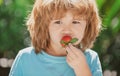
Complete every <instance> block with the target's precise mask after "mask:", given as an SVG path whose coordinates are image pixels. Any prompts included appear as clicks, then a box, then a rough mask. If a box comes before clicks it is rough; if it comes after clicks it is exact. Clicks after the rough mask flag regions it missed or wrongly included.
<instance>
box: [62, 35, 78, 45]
mask: <svg viewBox="0 0 120 76" xmlns="http://www.w3.org/2000/svg"><path fill="white" fill-rule="evenodd" d="M76 41H78V39H77V38H73V39H72V37H71V36H64V37H63V38H62V39H61V41H60V43H61V45H62V46H63V47H65V46H66V45H68V44H69V43H72V44H73V43H75V42H76Z"/></svg>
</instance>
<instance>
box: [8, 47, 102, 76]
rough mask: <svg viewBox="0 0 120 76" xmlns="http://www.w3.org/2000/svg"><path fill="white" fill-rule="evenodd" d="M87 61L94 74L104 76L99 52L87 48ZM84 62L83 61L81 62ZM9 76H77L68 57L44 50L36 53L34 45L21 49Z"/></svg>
mask: <svg viewBox="0 0 120 76" xmlns="http://www.w3.org/2000/svg"><path fill="white" fill-rule="evenodd" d="M84 54H85V57H86V59H87V63H88V65H89V67H90V70H91V73H92V76H102V69H101V64H100V61H99V57H98V54H97V53H96V52H95V51H92V50H90V49H87V50H86V51H85V52H84ZM81 63H82V62H81ZM9 76H76V75H75V73H74V70H73V69H72V68H71V67H70V66H69V65H68V64H67V62H66V57H65V56H64V57H58V56H52V55H49V54H47V53H46V52H44V51H43V50H42V51H41V52H40V53H38V54H36V53H35V50H34V48H33V47H28V48H25V49H23V50H21V51H19V53H18V55H17V56H16V58H15V61H14V63H13V65H12V67H11V70H10V73H9Z"/></svg>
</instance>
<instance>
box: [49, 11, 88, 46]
mask: <svg viewBox="0 0 120 76" xmlns="http://www.w3.org/2000/svg"><path fill="white" fill-rule="evenodd" d="M85 27H86V20H84V19H82V18H81V19H75V18H74V16H73V15H72V13H70V12H67V13H66V14H65V16H64V17H63V18H61V19H58V20H57V19H56V20H52V21H51V22H50V24H49V34H50V45H53V46H56V47H62V46H61V44H60V41H61V39H62V37H64V36H66V35H67V36H71V37H72V38H78V41H77V42H76V43H75V44H74V45H78V44H79V43H80V42H81V40H82V38H83V36H84V31H85Z"/></svg>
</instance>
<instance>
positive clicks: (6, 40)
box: [0, 0, 32, 52]
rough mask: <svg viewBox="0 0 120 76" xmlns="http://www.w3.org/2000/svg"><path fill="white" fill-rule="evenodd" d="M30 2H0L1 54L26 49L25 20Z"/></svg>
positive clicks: (12, 0)
mask: <svg viewBox="0 0 120 76" xmlns="http://www.w3.org/2000/svg"><path fill="white" fill-rule="evenodd" d="M30 3H32V1H31V2H30V0H5V1H3V0H0V52H4V51H16V52H17V51H18V50H20V49H21V48H23V47H25V44H24V39H25V36H26V32H25V29H26V28H25V25H24V24H25V18H26V17H27V14H28V12H27V10H28V9H30V7H29V5H30Z"/></svg>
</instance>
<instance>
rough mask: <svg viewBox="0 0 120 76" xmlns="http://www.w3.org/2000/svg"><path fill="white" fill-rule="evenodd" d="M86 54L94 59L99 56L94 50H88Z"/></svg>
mask: <svg viewBox="0 0 120 76" xmlns="http://www.w3.org/2000/svg"><path fill="white" fill-rule="evenodd" d="M84 53H85V55H87V56H88V55H89V56H91V57H93V58H94V57H96V56H98V54H97V52H96V51H94V50H91V49H86V50H85V52H84Z"/></svg>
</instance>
